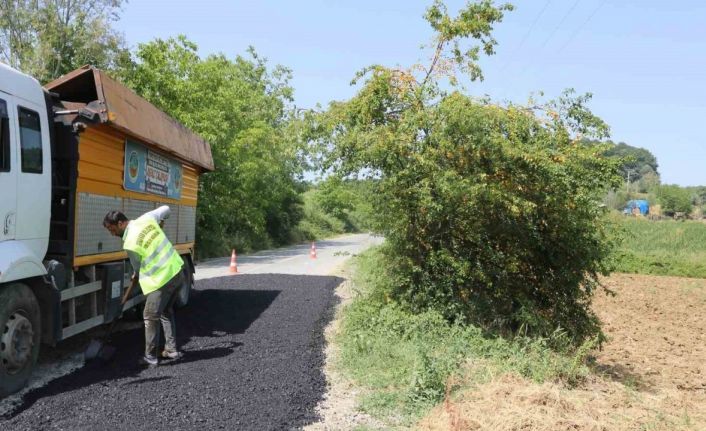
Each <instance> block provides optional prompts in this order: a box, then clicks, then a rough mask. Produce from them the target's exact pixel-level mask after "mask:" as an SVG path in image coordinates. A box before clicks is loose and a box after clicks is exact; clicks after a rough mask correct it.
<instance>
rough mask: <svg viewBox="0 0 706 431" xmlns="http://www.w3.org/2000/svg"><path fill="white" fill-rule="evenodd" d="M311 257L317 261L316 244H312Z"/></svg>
mask: <svg viewBox="0 0 706 431" xmlns="http://www.w3.org/2000/svg"><path fill="white" fill-rule="evenodd" d="M309 256H310V257H311V258H312V259H316V244H314V243H313V242H312V243H311V251H310V252H309Z"/></svg>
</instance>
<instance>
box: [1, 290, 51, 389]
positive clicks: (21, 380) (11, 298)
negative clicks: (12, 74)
mask: <svg viewBox="0 0 706 431" xmlns="http://www.w3.org/2000/svg"><path fill="white" fill-rule="evenodd" d="M40 322H41V319H40V316H39V304H38V303H37V298H36V297H35V296H34V293H32V291H31V290H30V289H29V288H28V287H27V286H25V285H23V284H18V283H14V284H10V285H8V286H5V287H3V288H0V398H1V397H5V396H7V395H10V394H12V393H14V392H17V391H19V390H20V389H22V388H23V387H24V386H25V385H26V384H27V380H29V376H30V375H31V374H32V370H33V369H34V366H35V364H36V363H37V356H38V355H39V343H40V336H41V328H40V324H41V323H40Z"/></svg>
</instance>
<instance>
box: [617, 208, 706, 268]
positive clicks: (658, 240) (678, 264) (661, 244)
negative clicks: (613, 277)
mask: <svg viewBox="0 0 706 431" xmlns="http://www.w3.org/2000/svg"><path fill="white" fill-rule="evenodd" d="M617 225H618V226H619V228H621V229H622V235H623V236H624V239H623V241H622V244H621V246H620V248H619V249H618V250H617V251H616V262H617V266H616V268H615V270H616V271H618V272H629V273H638V274H654V275H676V276H683V277H695V278H706V224H704V223H701V222H697V221H673V220H661V221H651V220H646V219H643V218H634V217H620V218H618V219H617Z"/></svg>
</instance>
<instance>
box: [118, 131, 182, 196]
mask: <svg viewBox="0 0 706 431" xmlns="http://www.w3.org/2000/svg"><path fill="white" fill-rule="evenodd" d="M181 185H182V168H181V163H179V162H177V161H175V160H172V159H170V158H168V157H165V156H163V155H161V154H159V153H156V152H154V151H152V150H150V149H149V148H146V147H145V146H144V145H141V144H138V143H137V142H133V141H130V140H129V139H128V140H126V141H125V172H124V175H123V186H124V187H125V190H132V191H135V192H140V193H150V194H153V195H158V196H165V197H168V198H172V199H179V198H180V197H181Z"/></svg>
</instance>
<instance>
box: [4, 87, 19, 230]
mask: <svg viewBox="0 0 706 431" xmlns="http://www.w3.org/2000/svg"><path fill="white" fill-rule="evenodd" d="M11 102H12V99H11V98H10V96H9V95H7V94H6V93H3V92H0V241H6V240H9V239H14V238H15V224H16V221H17V158H16V153H17V145H16V143H15V138H16V136H17V135H16V130H15V124H16V120H15V118H16V117H15V115H14V109H13V108H12V106H11Z"/></svg>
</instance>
